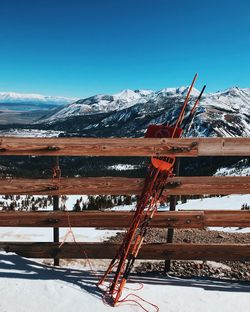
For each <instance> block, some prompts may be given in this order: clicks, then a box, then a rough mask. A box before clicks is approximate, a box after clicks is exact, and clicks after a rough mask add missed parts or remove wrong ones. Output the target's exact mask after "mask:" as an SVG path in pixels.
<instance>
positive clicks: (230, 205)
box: [177, 194, 250, 210]
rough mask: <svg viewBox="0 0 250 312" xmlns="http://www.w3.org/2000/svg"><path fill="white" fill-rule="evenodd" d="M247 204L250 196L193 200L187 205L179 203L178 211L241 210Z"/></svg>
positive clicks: (249, 201)
mask: <svg viewBox="0 0 250 312" xmlns="http://www.w3.org/2000/svg"><path fill="white" fill-rule="evenodd" d="M246 203H248V204H249V203H250V194H246V195H245V194H244V195H228V196H220V197H210V198H204V199H193V200H188V201H187V203H185V204H181V203H179V204H178V205H177V208H178V210H230V209H232V210H240V209H241V207H242V205H243V204H246Z"/></svg>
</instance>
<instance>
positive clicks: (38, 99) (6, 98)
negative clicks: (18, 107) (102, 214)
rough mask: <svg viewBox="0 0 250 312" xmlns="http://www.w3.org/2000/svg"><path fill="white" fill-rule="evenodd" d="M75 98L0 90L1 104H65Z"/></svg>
mask: <svg viewBox="0 0 250 312" xmlns="http://www.w3.org/2000/svg"><path fill="white" fill-rule="evenodd" d="M75 100H76V99H75V98H66V97H56V96H45V95H41V94H32V93H27V94H25V93H16V92H0V104H33V105H41V104H50V105H51V104H54V105H64V104H68V103H71V102H72V101H75Z"/></svg>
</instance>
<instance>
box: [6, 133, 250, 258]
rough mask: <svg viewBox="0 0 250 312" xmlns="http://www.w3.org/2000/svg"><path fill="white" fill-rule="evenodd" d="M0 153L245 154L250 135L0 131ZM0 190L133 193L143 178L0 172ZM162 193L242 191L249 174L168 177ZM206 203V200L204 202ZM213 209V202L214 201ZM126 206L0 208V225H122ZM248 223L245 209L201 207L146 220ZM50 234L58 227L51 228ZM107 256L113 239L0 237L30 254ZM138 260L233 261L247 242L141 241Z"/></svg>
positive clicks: (247, 248) (248, 189)
mask: <svg viewBox="0 0 250 312" xmlns="http://www.w3.org/2000/svg"><path fill="white" fill-rule="evenodd" d="M0 155H36V156H167V155H175V156H177V157H198V156H243V157H245V156H250V138H188V139H165V138H164V139H126V138H122V139H118V138H115V139H114V138H111V139H99V138H93V139H92V138H14V137H1V138H0ZM0 181H1V183H0V194H5V195H10V194H12V195H25V194H26V195H27V194H30V195H39V194H42V195H49V194H50V195H53V196H54V197H55V196H59V195H63V194H67V195H71V194H79V195H80V194H91V195H94V194H110V195H117V194H120V195H126V194H139V193H140V192H141V190H142V186H143V179H139V178H138V179H137V178H136V179H135V178H124V177H119V178H111V177H97V178H63V177H62V178H60V179H52V178H51V179H23V178H1V180H0ZM165 192H166V194H169V195H172V196H175V195H203V194H212V195H216V194H221V195H226V194H249V193H250V177H174V178H170V179H169V181H168V183H167V184H166V189H165ZM207 208H208V209H209V208H211V207H207ZM218 208H219V207H218ZM131 216H132V212H121V211H120V212H117V211H112V212H108V211H105V212H102V211H95V212H92V211H86V212H63V211H51V212H44V211H42V212H40V211H39V212H10V211H2V212H0V226H1V227H6V226H8V227H17V226H18V227H52V228H54V229H58V228H59V227H68V217H69V218H70V223H71V226H72V227H105V228H114V227H115V228H124V227H127V226H128V224H129V220H130V218H131ZM208 226H209V227H213V226H220V227H228V226H230V227H250V211H240V210H205V211H168V212H158V213H157V215H156V216H155V218H154V219H153V221H152V227H159V228H170V229H174V228H200V229H203V228H206V227H208ZM57 235H58V233H57ZM82 248H83V249H84V250H85V251H86V253H87V255H88V257H89V258H98V259H104V258H112V257H113V256H114V254H115V251H116V249H117V248H118V245H117V244H108V243H84V242H83V243H82V242H81V243H78V244H77V246H76V245H75V244H74V243H65V244H64V245H63V246H62V247H60V248H59V243H58V242H55V241H54V242H47V243H39V242H34V243H30V242H1V241H0V249H3V250H5V251H6V252H15V253H17V254H19V255H21V256H25V257H30V258H54V259H59V258H82V257H84V254H83V253H82V252H81V249H82ZM139 258H140V259H159V260H160V259H164V260H168V259H183V260H184V259H185V260H187V259H189V260H196V259H199V260H241V261H250V245H248V244H237V245H236V244H235V245H232V244H223V245H222V244H167V243H154V244H144V245H143V247H142V250H141V252H140V254H139Z"/></svg>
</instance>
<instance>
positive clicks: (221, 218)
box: [0, 210, 250, 229]
mask: <svg viewBox="0 0 250 312" xmlns="http://www.w3.org/2000/svg"><path fill="white" fill-rule="evenodd" d="M132 215H133V212H121V211H119V212H117V211H112V212H108V211H105V212H104V211H101V212H100V211H88V212H65V211H51V212H9V211H4V212H0V227H68V226H69V221H68V218H69V219H70V225H71V226H72V227H105V228H125V227H127V226H128V225H129V222H130V219H131V218H132ZM150 226H151V227H154V228H200V229H203V228H206V227H208V226H210V227H216V226H220V227H250V211H238V210H205V211H166V212H158V213H157V214H156V216H155V217H154V219H153V220H152V222H151V224H150Z"/></svg>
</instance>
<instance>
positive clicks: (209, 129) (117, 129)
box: [0, 87, 250, 137]
mask: <svg viewBox="0 0 250 312" xmlns="http://www.w3.org/2000/svg"><path fill="white" fill-rule="evenodd" d="M187 92H188V87H179V88H165V89H162V90H160V91H152V90H123V91H121V92H120V93H116V94H113V95H106V94H101V95H94V96H91V97H88V98H84V99H78V100H76V101H72V100H71V101H70V99H67V98H53V97H44V96H40V95H33V94H32V95H30V96H29V95H23V96H21V95H17V94H14V95H13V94H12V96H10V94H9V95H8V96H7V95H6V93H5V96H3V94H4V93H3V92H2V93H0V103H1V101H3V99H4V98H5V101H6V99H8V101H9V102H12V103H14V102H16V103H20V102H21V103H22V105H24V104H25V103H26V104H28V103H35V102H36V100H37V103H39V105H41V103H44V106H45V104H49V103H51V104H52V103H54V105H55V103H57V104H56V107H55V106H54V107H53V108H48V109H47V110H44V112H43V114H40V115H39V116H38V118H37V119H33V120H32V121H31V122H27V123H26V124H24V125H17V124H15V125H13V122H11V120H10V122H8V125H7V127H6V126H5V127H4V129H5V130H6V129H8V128H11V129H13V126H14V127H15V129H19V128H20V130H21V129H30V132H32V131H31V129H37V130H44V131H46V130H50V131H52V130H53V131H57V132H56V133H57V134H61V135H63V136H102V137H103V136H104V137H109V136H117V137H122V136H124V137H140V136H143V135H144V133H145V130H146V129H147V127H148V125H149V124H161V123H163V122H168V123H169V124H173V123H174V121H175V120H176V117H177V115H178V114H179V112H180V110H181V107H182V104H183V102H184V100H185V96H186V94H187ZM198 94H199V91H198V90H196V89H193V90H192V93H191V98H190V101H189V104H188V106H187V114H188V112H189V111H190V110H191V108H192V105H193V103H194V101H195V100H196V98H197V96H198ZM1 96H2V97H1ZM65 101H66V102H67V101H68V102H70V103H67V104H65V103H64V104H60V103H61V102H65ZM37 105H38V104H37ZM43 133H44V132H43ZM45 133H46V132H45ZM188 135H189V136H199V137H207V136H249V135H250V88H245V89H242V88H238V87H233V88H229V89H227V90H224V91H219V92H215V93H207V94H204V95H203V97H202V99H201V102H200V104H199V107H198V109H197V112H196V115H195V118H194V122H193V125H192V128H191V131H190V132H189V133H188Z"/></svg>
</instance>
